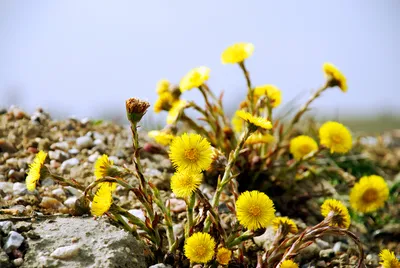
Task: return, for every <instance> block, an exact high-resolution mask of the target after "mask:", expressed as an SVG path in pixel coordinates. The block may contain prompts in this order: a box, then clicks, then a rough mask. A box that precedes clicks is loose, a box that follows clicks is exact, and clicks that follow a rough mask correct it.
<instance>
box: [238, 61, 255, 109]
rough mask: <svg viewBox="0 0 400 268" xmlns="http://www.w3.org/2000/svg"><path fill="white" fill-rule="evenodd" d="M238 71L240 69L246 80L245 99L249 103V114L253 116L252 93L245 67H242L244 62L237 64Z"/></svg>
mask: <svg viewBox="0 0 400 268" xmlns="http://www.w3.org/2000/svg"><path fill="white" fill-rule="evenodd" d="M239 66H240V69H242V71H243V73H244V76H245V78H246V83H247V99H248V101H249V105H250V113H251V114H254V91H253V88H252V86H251V80H250V74H249V72H248V71H247V69H246V66H245V65H244V61H242V62H240V63H239Z"/></svg>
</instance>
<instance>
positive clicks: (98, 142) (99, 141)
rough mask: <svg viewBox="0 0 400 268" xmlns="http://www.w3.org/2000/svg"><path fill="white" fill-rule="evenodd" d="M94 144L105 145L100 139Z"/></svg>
mask: <svg viewBox="0 0 400 268" xmlns="http://www.w3.org/2000/svg"><path fill="white" fill-rule="evenodd" d="M93 144H94V145H101V144H104V143H103V141H102V140H100V139H95V140H94V142H93Z"/></svg>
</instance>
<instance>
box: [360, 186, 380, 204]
mask: <svg viewBox="0 0 400 268" xmlns="http://www.w3.org/2000/svg"><path fill="white" fill-rule="evenodd" d="M376 199H378V192H377V191H376V190H375V189H368V190H366V191H365V193H364V194H363V195H362V200H363V201H364V202H366V203H370V202H374V201H375V200H376Z"/></svg>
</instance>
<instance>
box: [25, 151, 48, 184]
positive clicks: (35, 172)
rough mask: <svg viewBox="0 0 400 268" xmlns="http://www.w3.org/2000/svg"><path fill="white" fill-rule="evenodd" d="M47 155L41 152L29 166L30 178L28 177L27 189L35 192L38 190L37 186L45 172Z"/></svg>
mask: <svg viewBox="0 0 400 268" xmlns="http://www.w3.org/2000/svg"><path fill="white" fill-rule="evenodd" d="M46 157H47V153H45V152H43V151H39V152H38V153H37V154H36V156H35V158H34V159H33V162H32V163H31V164H30V165H29V172H28V176H27V177H26V181H25V183H26V189H28V191H33V190H35V188H36V184H37V182H38V181H39V179H40V175H41V173H42V172H43V166H44V161H45V160H46Z"/></svg>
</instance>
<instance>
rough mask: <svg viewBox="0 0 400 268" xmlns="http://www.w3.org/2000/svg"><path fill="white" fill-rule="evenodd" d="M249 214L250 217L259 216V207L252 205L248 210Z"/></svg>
mask: <svg viewBox="0 0 400 268" xmlns="http://www.w3.org/2000/svg"><path fill="white" fill-rule="evenodd" d="M249 212H250V214H251V215H252V216H254V217H258V216H259V215H260V214H261V209H260V207H259V206H255V205H252V206H251V207H250V209H249Z"/></svg>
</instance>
